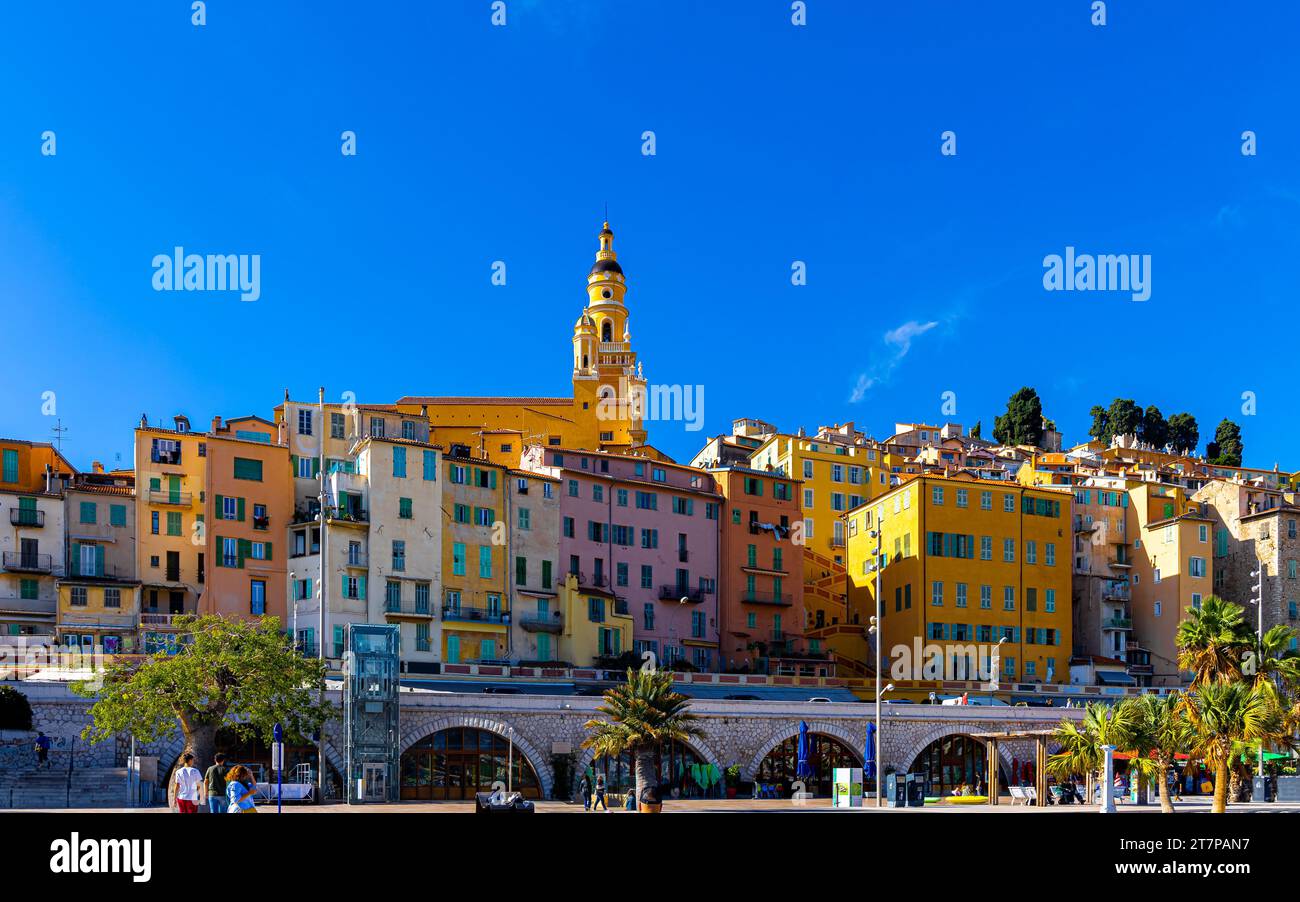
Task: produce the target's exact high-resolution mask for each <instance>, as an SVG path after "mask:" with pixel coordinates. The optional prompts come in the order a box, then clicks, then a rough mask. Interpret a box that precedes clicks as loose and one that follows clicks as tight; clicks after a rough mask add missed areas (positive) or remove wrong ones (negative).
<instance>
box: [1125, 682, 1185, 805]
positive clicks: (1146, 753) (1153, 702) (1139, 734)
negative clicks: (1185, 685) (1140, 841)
mask: <svg viewBox="0 0 1300 902" xmlns="http://www.w3.org/2000/svg"><path fill="white" fill-rule="evenodd" d="M1120 707H1121V708H1126V709H1127V710H1126V711H1125V713H1124V717H1123V719H1122V722H1123V723H1126V724H1128V725H1129V734H1128V736H1127V737H1125V738H1126V739H1127V740H1128V742H1127V743H1126V744H1127V745H1128V747H1129V748H1130V749H1131V750H1132V751H1133V753H1134V756H1133V758H1132V759H1131V760H1130V762H1129V764H1130V766H1131V767H1132V768H1134V769H1135V770H1137V772H1138V773H1139V774H1141V776H1142V777H1143V778H1144V779H1146V780H1147V781H1149V782H1153V783H1155V784H1156V791H1157V792H1158V794H1159V797H1160V810H1161V811H1163V812H1165V813H1166V814H1172V813H1173V810H1174V802H1173V799H1171V798H1169V788H1168V785H1167V783H1166V779H1165V778H1166V776H1167V775H1168V773H1169V769H1170V768H1171V767H1173V765H1174V761H1175V760H1177V756H1178V755H1186V754H1188V753H1189V752H1190V751H1191V748H1192V744H1193V741H1194V739H1195V736H1194V735H1193V733H1192V726H1191V724H1190V723H1189V722H1188V720H1187V716H1186V712H1185V711H1184V710H1183V707H1184V705H1183V698H1182V695H1181V694H1180V693H1178V692H1170V693H1169V694H1167V695H1153V694H1151V693H1147V694H1144V695H1137V696H1132V697H1130V698H1126V699H1125V700H1124V701H1123V702H1121V703H1120Z"/></svg>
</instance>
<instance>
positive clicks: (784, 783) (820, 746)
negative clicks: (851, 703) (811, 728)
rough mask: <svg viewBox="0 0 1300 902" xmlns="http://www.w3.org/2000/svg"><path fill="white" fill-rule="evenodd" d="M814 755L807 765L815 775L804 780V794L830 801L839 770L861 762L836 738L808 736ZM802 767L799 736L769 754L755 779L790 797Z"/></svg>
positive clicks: (817, 735)
mask: <svg viewBox="0 0 1300 902" xmlns="http://www.w3.org/2000/svg"><path fill="white" fill-rule="evenodd" d="M808 739H809V741H810V742H811V743H812V749H811V751H812V755H811V756H810V757H809V759H808V764H809V765H810V766H811V767H812V770H813V775H812V776H811V777H809V778H807V779H805V780H804V781H803V784H804V790H803V791H804V792H810V793H812V794H813V797H814V798H822V799H824V798H829V797H830V795H831V788H832V782H833V781H834V779H835V768H837V767H861V766H862V759H861V758H860V757H859V756H858V755H857V754H856V753H855V752H853V751H851V750H850V749H849V748H848V746H846V745H845V744H844V743H842V742H840V741H839V740H838V739H836V738H835V737H834V736H827V735H826V734H825V733H809V734H808ZM798 767H799V737H798V736H791V737H790V738H788V739H786V740H785V741H784V742H782V743H781V744H780V745H778V746H777V747H776V748H774V749H772V751H770V752H768V753H767V757H766V758H764V759H763V763H762V764H760V765H759V766H758V773H757V774H756V775H755V776H754V779H755V780H757V781H758V782H759V783H772V784H775V786H776V789H777V792H779V793H781V794H782V795H783V796H789V795H790V793H791V786H792V785H793V783H794V781H795V779H796V773H797V771H798Z"/></svg>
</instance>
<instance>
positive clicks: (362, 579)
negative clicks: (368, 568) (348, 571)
mask: <svg viewBox="0 0 1300 902" xmlns="http://www.w3.org/2000/svg"><path fill="white" fill-rule="evenodd" d="M357 586H358V588H359V591H360V595H361V599H362V600H363V601H364V600H365V597H366V578H365V577H364V576H359V577H357Z"/></svg>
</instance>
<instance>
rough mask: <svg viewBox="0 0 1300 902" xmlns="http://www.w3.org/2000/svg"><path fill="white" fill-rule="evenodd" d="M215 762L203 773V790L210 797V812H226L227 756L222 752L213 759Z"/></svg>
mask: <svg viewBox="0 0 1300 902" xmlns="http://www.w3.org/2000/svg"><path fill="white" fill-rule="evenodd" d="M212 760H213V761H214V762H215V763H214V764H213V765H212V766H211V767H209V768H208V769H207V772H205V773H204V774H203V791H204V793H205V794H206V795H207V799H208V814H225V813H226V807H227V806H228V804H229V803H228V802H227V801H226V756H225V755H223V754H222V753H221V752H217V754H216V755H215V756H214V757H213V759H212Z"/></svg>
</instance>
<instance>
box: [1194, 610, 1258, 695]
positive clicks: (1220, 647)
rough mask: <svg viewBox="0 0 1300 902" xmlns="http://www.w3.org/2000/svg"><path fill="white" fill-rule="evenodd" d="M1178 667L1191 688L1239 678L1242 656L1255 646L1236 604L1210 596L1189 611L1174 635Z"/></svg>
mask: <svg viewBox="0 0 1300 902" xmlns="http://www.w3.org/2000/svg"><path fill="white" fill-rule="evenodd" d="M1174 643H1175V644H1176V645H1177V646H1178V666H1179V667H1180V668H1181V669H1183V670H1186V671H1190V672H1191V674H1192V688H1193V689H1199V688H1200V687H1202V686H1204V685H1206V684H1208V683H1221V682H1231V681H1234V680H1240V679H1241V678H1242V672H1241V660H1242V654H1243V653H1244V652H1245V651H1246V650H1248V649H1250V648H1251V647H1252V646H1253V645H1254V644H1255V637H1254V636H1253V634H1252V633H1251V630H1250V627H1249V626H1248V625H1247V624H1246V619H1245V611H1244V609H1243V608H1242V607H1241V605H1239V604H1233V603H1232V602H1230V601H1224V600H1223V599H1222V598H1219V597H1218V596H1217V595H1211V596H1210V597H1208V598H1206V599H1205V600H1204V601H1203V602H1201V606H1200V608H1189V609H1188V610H1187V616H1186V617H1185V618H1184V619H1183V621H1182V622H1181V623H1179V624H1178V630H1177V631H1176V632H1175V633H1174Z"/></svg>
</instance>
